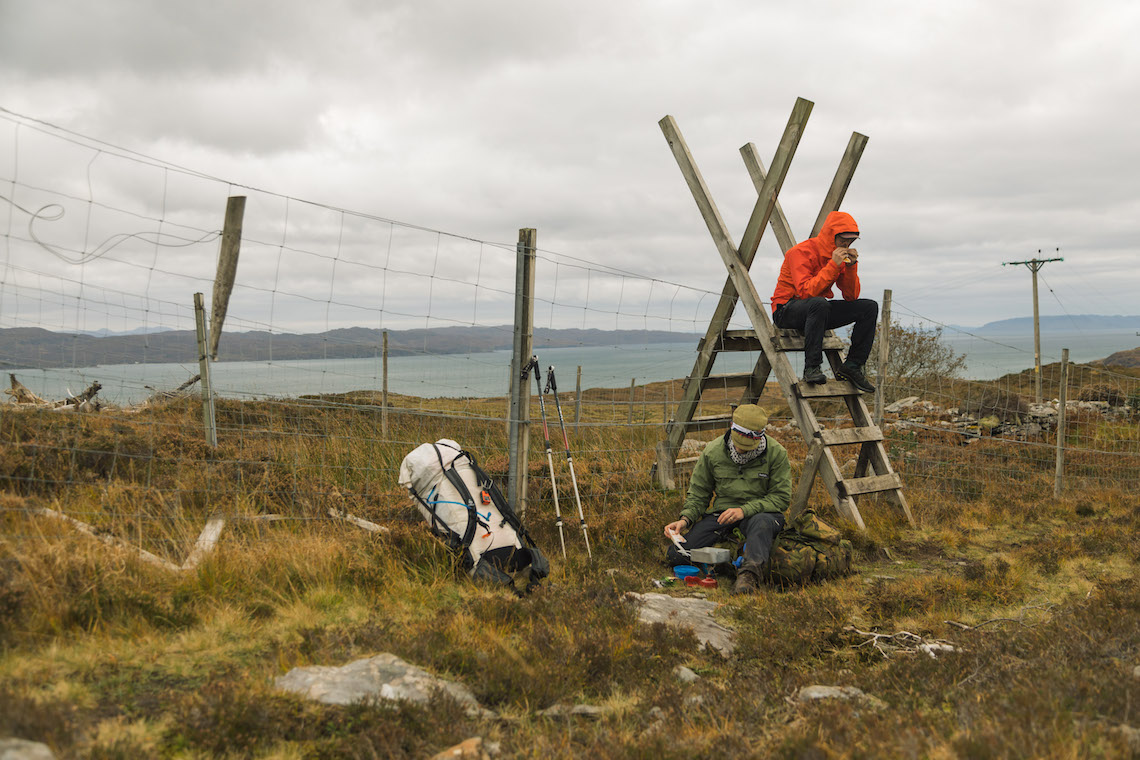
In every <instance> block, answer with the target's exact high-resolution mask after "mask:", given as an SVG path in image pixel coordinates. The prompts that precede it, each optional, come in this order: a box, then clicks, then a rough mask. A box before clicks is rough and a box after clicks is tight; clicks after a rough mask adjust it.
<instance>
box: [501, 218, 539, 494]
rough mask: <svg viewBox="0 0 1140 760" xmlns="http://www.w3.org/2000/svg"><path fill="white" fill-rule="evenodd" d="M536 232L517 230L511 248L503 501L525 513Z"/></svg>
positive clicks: (528, 451)
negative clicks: (526, 375)
mask: <svg viewBox="0 0 1140 760" xmlns="http://www.w3.org/2000/svg"><path fill="white" fill-rule="evenodd" d="M537 241H538V233H537V231H536V230H534V229H521V230H519V242H518V245H517V246H516V247H515V253H516V255H515V334H514V342H513V346H512V349H513V351H512V354H511V381H512V382H511V411H510V417H511V430H510V435H509V440H510V443H509V447H510V451H509V457H510V460H509V463H508V465H507V499H508V500H509V501H510V502H511V504H512V505H513V506H514V508H515V511H516V512H518V514H519V515H520V516H521V515H524V514H526V497H527V493H526V471H527V461H528V458H529V454H530V383H524V382H520V380H521V378H522V370H523V367H525V366H526V365H527V363H528V362H530V357H531V356H532V354H533V351H534V265H535V259H536V247H537Z"/></svg>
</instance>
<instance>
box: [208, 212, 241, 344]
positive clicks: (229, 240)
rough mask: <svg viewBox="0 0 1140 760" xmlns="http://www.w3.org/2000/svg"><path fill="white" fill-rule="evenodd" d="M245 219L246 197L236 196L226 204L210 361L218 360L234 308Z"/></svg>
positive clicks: (212, 309) (213, 313)
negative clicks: (232, 298)
mask: <svg viewBox="0 0 1140 760" xmlns="http://www.w3.org/2000/svg"><path fill="white" fill-rule="evenodd" d="M244 218H245V196H244V195H234V196H231V197H230V198H229V199H228V200H227V201H226V221H225V227H223V228H222V245H221V248H220V249H219V250H218V272H217V274H216V275H215V276H214V296H213V300H212V302H211V306H210V358H211V359H212V360H213V361H217V360H218V341H219V340H221V338H222V324H223V323H224V322H225V321H226V311H227V310H228V309H229V306H230V293H232V292H233V289H234V279H235V278H236V277H237V265H238V254H240V253H241V227H242V220H243V219H244Z"/></svg>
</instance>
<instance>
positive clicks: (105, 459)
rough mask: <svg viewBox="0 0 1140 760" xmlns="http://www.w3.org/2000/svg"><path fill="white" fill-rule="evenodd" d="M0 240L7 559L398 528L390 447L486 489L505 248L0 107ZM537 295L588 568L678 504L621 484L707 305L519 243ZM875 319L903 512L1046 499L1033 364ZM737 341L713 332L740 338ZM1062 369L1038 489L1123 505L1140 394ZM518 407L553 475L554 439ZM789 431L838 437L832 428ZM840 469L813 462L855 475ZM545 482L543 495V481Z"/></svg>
mask: <svg viewBox="0 0 1140 760" xmlns="http://www.w3.org/2000/svg"><path fill="white" fill-rule="evenodd" d="M233 195H244V196H245V197H246V198H247V202H246V211H245V220H244V229H243V234H242V241H241V258H240V264H239V267H238V275H237V280H236V283H235V288H234V292H233V296H232V298H231V301H230V305H229V310H228V315H227V317H226V324H225V329H224V332H223V334H222V336H221V339H220V350H219V361H218V362H216V363H215V364H213V366H212V369H211V372H212V384H213V392H214V394H215V395H216V397H217V398H216V415H217V437H218V445H217V447H216V448H213V447H210V446H209V445H208V444H207V443H206V438H205V435H204V432H203V420H202V411H201V406H202V402H201V391H200V388H199V385H198V384H197V383H196V382H195V380H194V378H195V376H196V375H197V374H198V358H199V357H198V352H197V348H196V336H195V332H194V311H193V299H192V295H193V293H195V292H207V293H208V292H209V291H210V289H211V286H212V283H213V279H214V266H215V260H216V255H217V247H218V241H219V237H220V234H221V224H222V216H223V210H224V208H225V205H226V199H227V198H229V197H231V196H233ZM504 232H505V233H506V232H508V231H506V230H505V231H504ZM539 235H540V241H541V230H540V231H539ZM0 245H2V249H0V256H2V257H3V264H2V267H0V335H2V336H3V345H4V347H5V350H4V352H3V356H2V359H0V362H2V363H3V368H4V369H5V370H6V371H7V372H8V374H9V375H10V378H9V388H8V389H7V392H8V396H9V399H8V401H9V403H6V404H4V405H2V406H0V492H2V493H3V496H2V501H0V520H2V522H0V535H2V538H3V541H4V542H5V544H6V547H7V548H6V550H7V551H11V552H15V551H17V550H18V547H17V544H18V543H19V542H20V541H21V540H26V539H29V538H32V537H36V538H38V537H41V536H42V535H44V533H45V531H47V532H50V531H52V530H56V529H58V528H53V527H49V526H59V525H63V526H64V527H65V528H66V529H68V530H72V529H83V530H88V531H90V532H92V533H93V534H94V535H96V537H102V538H104V539H106V540H110V541H112V542H115V543H119V544H125V545H129V546H132V547H135V548H136V549H140V550H142V551H144V552H146V553H147V554H148V555H150V556H152V557H153V558H155V561H157V562H159V563H166V564H167V565H169V566H171V567H185V566H186V563H187V562H188V561H189V559H188V558H190V557H193V556H194V552H195V550H196V547H199V546H200V544H201V541H202V533H201V531H202V527H203V526H204V525H207V524H209V521H210V520H211V519H214V520H217V519H224V520H225V521H227V523H231V524H235V525H240V526H243V527H242V529H243V530H252V531H256V532H258V533H259V534H263V535H264V537H265V538H266V539H269V538H274V539H280V540H285V541H287V540H289V538H288V533H282V532H281V531H280V530H279V526H281V525H284V524H287V525H289V526H293V527H294V528H296V527H297V526H300V529H306V528H307V527H314V526H317V525H319V526H322V527H323V526H327V524H329V522H330V520H333V519H334V517H338V516H339V518H344V517H346V516H352V517H353V518H355V519H356V520H358V522H355V523H345V522H344V520H343V519H341V520H340V522H338V523H337V524H338V525H342V526H348V529H356V528H357V527H359V525H361V524H373V525H375V524H379V525H383V524H386V523H391V522H393V521H398V520H418V517H417V516H416V515H415V513H414V512H413V511H412V510H411V509H410V502H409V501H408V499H407V498H406V496H405V493H404V491H403V489H401V488H400V487H399V485H398V483H397V471H398V468H399V465H400V461H401V460H402V458H403V456H404V455H405V454H406V453H407V452H409V451H410V450H411V449H412V448H414V447H415V446H417V445H419V444H420V443H423V442H425V441H432V440H436V439H439V438H450V439H453V440H456V441H459V442H460V443H461V444H462V445H463V446H464V447H466V448H468V449H470V450H472V451H473V452H475V453H476V455H477V456H478V457H479V459H480V461H481V462H482V463H483V465H484V467H485V469H487V470H488V471H489V472H490V473H491V474H492V475H493V476H496V477H498V478H505V476H506V473H507V468H508V462H507V425H508V423H509V419H508V417H509V392H510V382H511V378H510V369H509V368H510V361H511V351H510V346H511V340H512V326H511V324H510V322H511V320H512V309H513V303H514V297H515V294H514V289H513V284H514V266H515V244H514V243H513V242H512V243H503V242H494V241H489V240H481V239H475V238H472V237H466V236H462V235H456V234H450V233H446V232H443V231H439V230H433V229H428V228H425V227H422V226H416V225H411V224H406V223H401V222H396V221H393V220H390V219H385V218H382V217H378V216H375V215H370V214H365V213H361V212H355V211H350V210H347V209H340V208H334V207H330V206H327V205H322V204H317V203H312V202H308V201H303V200H298V199H296V198H290V197H286V196H282V195H278V194H275V193H272V192H268V191H263V190H258V189H255V188H250V187H242V186H240V185H237V184H236V183H233V182H229V181H225V180H221V179H217V178H214V177H211V176H208V175H205V174H202V173H200V172H195V171H191V170H188V169H185V168H182V167H177V166H173V165H170V164H166V163H164V162H162V161H158V160H155V159H151V158H148V157H145V156H140V155H137V154H134V153H131V152H129V151H125V150H122V149H119V148H116V147H114V146H110V145H107V144H104V143H100V142H97V141H94V140H90V139H88V138H85V137H83V136H81V135H76V134H74V133H70V132H66V131H64V130H60V129H58V128H56V127H53V126H51V125H47V124H43V123H41V122H36V121H34V120H30V119H27V118H25V117H21V116H18V115H16V114H12V113H11V112H7V111H2V112H0ZM536 282H537V283H538V285H537V287H536V295H535V299H534V300H535V302H534V315H535V318H534V319H535V325H536V330H535V351H536V353H537V354H538V357H539V362H540V365H541V367H542V368H543V376H542V380H543V382H545V378H546V368H547V367H549V366H553V367H554V368H555V371H556V372H557V377H558V386H559V390H560V392H561V393H560V396H559V400H560V402H561V406H562V411H563V413H564V415H565V420H566V423H567V425H568V426H569V429H570V432H569V435H568V438H569V442H570V445H571V448H572V449H573V453H574V459H575V463H576V468H577V474H578V484H579V487H580V489H581V496H582V501H583V504H584V506H585V509H586V512H587V515H586V517H587V519H589V520H590V521H591V525H592V532H594V534H595V535H597V536H599V538H600V546H601V548H602V550H603V551H604V549H605V536H606V533H607V531H618V530H622V531H628V530H634V529H645V530H647V531H648V530H649V529H650V528H652V529H653V531H656V530H657V527H658V526H656V525H655V524H653V525H650V524H649V523H648V522H646V519H647V518H645V517H644V515H655V514H661V513H662V512H663V510H667V509H668V505H669V504H671V503H676V502H677V501H678V498H679V497H678V495H677V494H675V493H662V492H660V491H658V490H657V489H656V488H655V487H654V485H653V482H652V480H651V478H650V475H649V472H650V469H651V467H652V466H653V463H654V448H655V445H656V444H657V442H658V441H659V440H661V438H662V437H663V434H664V429H665V425H666V424H667V422H668V420H669V419H670V418H671V416H672V415H673V413H674V410H675V407H676V403H677V400H678V399H679V398H680V396H681V393H682V388H683V382H684V381H683V378H684V377H685V376H686V375H687V374H688V373H689V371H690V369H691V367H692V363H693V359H694V357H695V350H696V347H697V339H698V337H699V335H702V334H703V333H704V331H705V329H706V327H707V325H708V323H709V319H710V318H711V314H712V310H713V308H714V307H715V305H716V301H717V299H718V298H719V295H720V293H719V290H717V291H712V290H704V289H701V288H698V287H693V286H691V285H686V284H680V283H674V282H669V281H667V280H663V279H660V278H654V277H647V276H640V275H638V274H636V273H632V272H626V271H621V270H618V269H615V268H613V267H608V266H605V265H601V264H596V263H591V262H587V261H583V260H580V259H577V258H575V257H573V256H570V255H567V254H564V253H559V252H555V251H550V250H546V249H543V248H542V247H541V245H540V247H539V250H538V253H537V272H536ZM761 290H764V288H763V287H762V288H761ZM894 313H895V326H894V327H893V328H892V330H891V340H890V345H891V360H890V362H888V364H887V365H886V366H885V367H882V368H878V369H877V370H875V371H874V374H875V375H876V376H877V378H878V381H879V382H881V383H882V384H883V386H884V401H883V407H884V408H883V425H884V429H885V433H886V438H887V446H888V450H889V453H890V457H891V459H892V462H893V464H894V466H895V467H896V469H898V471H899V472H900V473H901V474H902V476H903V479H904V482H905V483H906V486H907V488H908V491H909V492H910V493H911V494H912V496H911V503H912V505H915V506H916V507H917V508H918V509H917V512H918V515H919V516H920V517H921V516H923V515H925V516H927V517H929V518H930V519H952V517H953V515H952V509H953V504H954V503H955V502H960V501H962V500H991V501H992V502H993V503H994V504H995V508H998V507H1000V505H1001V504H1002V501H1003V498H1002V497H1003V494H1005V493H1008V492H1010V491H1011V490H1016V491H1018V492H1019V493H1032V494H1040V497H1041V498H1052V494H1053V489H1054V484H1055V475H1056V466H1055V463H1056V455H1057V419H1058V416H1059V414H1060V412H1059V411H1058V404H1057V402H1056V401H1055V399H1057V398H1058V397H1059V396H1060V389H1061V377H1060V374H1061V366H1060V364H1059V361H1058V360H1057V359H1056V358H1054V357H1053V356H1052V355H1051V353H1050V352H1051V351H1052V349H1050V351H1046V352H1045V353H1046V357H1047V359H1048V361H1046V360H1044V359H1043V367H1042V374H1041V385H1042V388H1043V398H1042V399H1041V401H1040V403H1039V402H1038V400H1037V399H1036V397H1035V385H1036V382H1035V381H1036V377H1035V375H1034V373H1033V371H1032V370H1031V369H1030V370H1029V371H1025V369H1026V368H1027V367H1029V368H1031V367H1032V366H1033V363H1034V362H1033V355H1032V352H1030V353H1029V354H1028V356H1026V354H1025V350H1024V348H1021V347H1020V346H1023V345H1024V342H1023V341H1022V342H1020V343H1016V344H1015V343H1012V342H1005V341H1003V340H1002V339H1000V338H997V337H992V336H990V337H987V336H980V335H976V334H971V333H969V332H968V331H964V330H961V329H959V328H954V327H952V326H949V325H939V324H937V323H933V322H931V321H930V320H926V319H924V318H922V317H921V316H920V315H918V314H916V313H914V312H913V311H910V310H909V309H908V308H907V305H906V304H899V303H897V302H896V304H895V312H894ZM742 318H743V315H739V316H738V317H737V318H736V319H735V320H734V325H733V326H734V327H747V326H748V325H747V324H745V323H743V322H740V320H741V319H742ZM1081 337H1082V336H1077V338H1078V339H1079V338H1081ZM1083 342H1084V343H1090V346H1089V347H1088V348H1089V350H1090V351H1095V350H1096V348H1095V347H1094V346H1092V345H1091V344H1095V341H1089V340H1085V341H1083ZM385 344H387V346H388V350H387V352H385V351H384V346H385ZM872 355H873V356H875V355H877V353H873V354H872ZM757 358H758V357H757V355H755V354H749V353H746V352H745V353H739V354H721V355H720V356H719V358H718V359H717V366H716V369H715V371H716V372H741V371H746V370H750V369H751V368H752V367H753V366H754V365H755V363H756V360H757ZM1090 358H1092V357H1091V356H1085V357H1084V358H1083V359H1082V358H1079V357H1078V360H1077V361H1075V362H1074V363H1073V364H1072V365H1070V366H1069V367H1068V377H1067V384H1066V391H1067V396H1068V400H1069V404H1068V406H1067V408H1066V411H1065V417H1066V421H1067V429H1066V432H1065V438H1064V451H1065V468H1064V472H1065V477H1066V481H1065V489H1066V493H1067V494H1087V496H1088V498H1097V495H1098V494H1099V493H1101V492H1103V491H1107V490H1118V491H1122V492H1126V493H1135V492H1136V490H1137V488H1138V486H1140V483H1138V482H1137V481H1138V480H1140V380H1138V379H1137V377H1136V376H1134V375H1132V374H1129V370H1125V369H1119V370H1116V369H1108V368H1105V367H1103V366H1098V365H1094V364H1090V363H1088V360H1089V359H1090ZM793 365H794V366H796V369H797V371H798V369H799V365H796V364H795V361H794V359H793ZM531 382H533V379H532V380H531ZM534 396H535V394H533V393H532V402H531V414H530V419H531V424H532V430H533V431H539V430H540V428H541V415H540V410H539V406H538V402H537V399H536V398H535V397H534ZM547 398H548V399H549V398H550V397H549V396H548V397H547ZM738 400H739V391H732V390H730V389H728V388H723V389H717V388H715V387H714V388H711V389H709V390H708V391H706V392H705V393H704V394H703V396H702V402H701V407H700V408H699V409H698V411H697V415H705V414H710V415H711V414H715V413H718V412H724V411H728V410H729V409H730V408H731V406H732V405H733V404H734V403H736V402H737V401H738ZM762 403H763V404H764V405H765V406H767V407H768V408H769V410H770V411H771V425H772V428H771V432H772V434H773V435H776V436H777V437H779V438H780V440H781V441H782V442H783V443H785V445H787V446H788V448H789V452H790V454H791V455H792V459H793V462H800V461H802V460H803V458H804V455H805V454H806V447H805V446H804V444H803V442H802V437H801V436H800V435H799V433H798V431H796V430H795V428H794V426H793V425H792V424H791V420H790V416H789V414H788V409H787V405H786V404H785V403H784V401H783V397H782V394H781V392H780V390H779V388H778V387H777V386H776V385H774V384H769V387H768V389H767V390H766V391H765V394H764V396H763V398H762ZM547 407H548V408H547V416H548V420H547V424H548V427H549V428H550V431H549V436H550V438H551V440H552V442H553V444H554V453H555V460H556V462H558V463H559V468H561V456H562V451H561V449H562V440H561V437H560V435H559V434H558V427H559V422H558V419H557V416H556V414H555V411H556V410H555V408H554V407H553V406H552V405H551V404H550V403H548V405H547ZM817 414H818V416H820V417H821V418H822V419H824V420H826V422H827V423H828V424H829V425H834V426H842V425H844V424H845V419H846V417H845V415H844V414H843V413H842V410H841V409H840V408H839V407H838V406H836V407H835V408H831V407H828V406H827V405H826V404H822V405H820V406H819V407H818V408H817ZM847 423H849V420H847ZM718 434H719V433H717V432H715V431H712V432H708V433H703V434H698V435H694V436H693V437H694V438H695V439H699V440H702V441H707V440H711V439H712V438H714V437H715V436H716V435H718ZM531 440H532V444H531V450H530V456H529V461H528V470H529V472H530V473H531V485H530V498H529V500H528V504H529V507H528V508H529V510H530V514H528V515H527V520H528V522H530V523H531V524H532V525H533V526H535V527H533V528H532V532H534V533H535V534H536V537H537V538H539V539H540V540H542V539H543V538H545V539H547V540H550V541H553V522H552V515H553V503H552V501H553V499H552V497H553V487H552V483H551V480H552V479H551V477H550V473H549V472H547V470H546V467H547V461H546V458H545V454H544V451H543V446H542V441H543V436H542V435H540V433H539V432H532V437H531ZM856 456H857V450H855V449H853V450H852V452H851V456H850V457H847V458H841V461H844V462H845V464H844V466H845V467H851V468H854V464H855V458H856ZM796 466H797V467H798V464H797V465H796ZM556 475H557V477H558V478H560V480H558V486H559V488H560V489H564V488H568V481H567V480H566V477H567V473H566V472H565V470H562V469H558V470H557V472H556ZM679 485H680V486H681V487H682V488H683V486H684V483H683V481H682V482H681V483H680V484H679ZM815 498H816V499H817V501H818V500H820V499H822V498H823V496H822V492H821V491H817V494H816V497H815ZM564 511H565V510H564ZM61 520H63V521H64V522H61Z"/></svg>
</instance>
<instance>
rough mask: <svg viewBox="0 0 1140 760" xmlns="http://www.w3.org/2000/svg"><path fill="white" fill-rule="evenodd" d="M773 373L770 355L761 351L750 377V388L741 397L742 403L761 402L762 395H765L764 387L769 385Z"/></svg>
mask: <svg viewBox="0 0 1140 760" xmlns="http://www.w3.org/2000/svg"><path fill="white" fill-rule="evenodd" d="M771 374H772V363H771V362H770V361H768V356H767V355H766V354H764V353H761V354H760V356H758V357H756V366H755V367H753V368H752V376H751V378H750V379H749V383H748V390H747V391H746V392H745V393H744V394H743V395H742V396H741V397H740V403H741V404H756V403H759V401H760V397H761V396H763V395H764V389H765V388H766V387H767V386H768V377H769V376H770V375H771Z"/></svg>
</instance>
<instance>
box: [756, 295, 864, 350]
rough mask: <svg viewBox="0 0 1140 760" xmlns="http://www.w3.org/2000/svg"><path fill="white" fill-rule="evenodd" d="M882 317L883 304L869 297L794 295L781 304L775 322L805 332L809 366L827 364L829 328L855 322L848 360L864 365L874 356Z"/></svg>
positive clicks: (805, 347)
mask: <svg viewBox="0 0 1140 760" xmlns="http://www.w3.org/2000/svg"><path fill="white" fill-rule="evenodd" d="M878 319H879V304H878V303H876V302H875V301H872V300H871V299H869V298H857V299H855V300H854V301H831V300H828V299H826V298H823V297H817V298H803V299H800V298H793V299H792V300H790V301H788V302H787V303H786V304H782V305H781V306H779V307H777V309H776V313H775V314H774V315H773V317H772V322H773V323H774V324H775V325H776V327H782V328H784V329H787V330H802V331H803V334H804V366H805V367H820V366H822V365H823V334H824V333H825V332H826V331H828V330H834V329H835V328H837V327H843V326H844V325H849V324H852V323H854V325H855V327H854V328H852V330H851V349H850V350H849V351H848V352H847V361H849V362H851V363H852V364H857V365H859V366H860V367H862V366H863V365H864V364H866V363H867V357H868V356H870V355H871V344H872V343H873V342H874V340H875V323H876V322H877V321H878Z"/></svg>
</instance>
